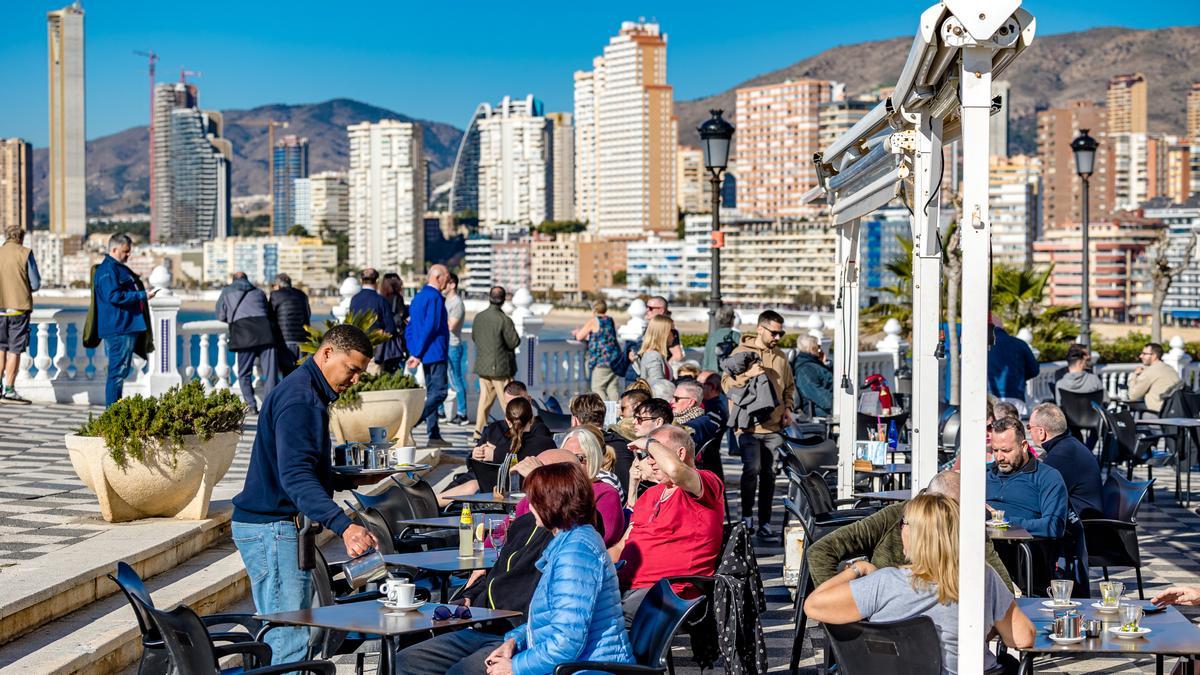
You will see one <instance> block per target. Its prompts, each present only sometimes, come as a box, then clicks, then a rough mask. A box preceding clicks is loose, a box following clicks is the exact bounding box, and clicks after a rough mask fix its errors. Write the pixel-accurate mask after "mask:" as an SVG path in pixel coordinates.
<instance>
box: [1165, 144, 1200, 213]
mask: <svg viewBox="0 0 1200 675" xmlns="http://www.w3.org/2000/svg"><path fill="white" fill-rule="evenodd" d="M1164 145H1165V146H1166V168H1165V170H1164V171H1162V175H1161V181H1160V183H1161V185H1160V190H1159V191H1158V194H1159V195H1163V196H1165V197H1167V198H1168V199H1169V200H1171V201H1172V202H1174V203H1176V204H1182V203H1184V202H1186V201H1187V200H1188V199H1190V198H1191V196H1192V195H1193V194H1196V193H1197V192H1200V186H1198V185H1197V184H1196V183H1197V179H1198V178H1200V175H1198V174H1200V157H1197V156H1196V153H1197V151H1200V145H1196V144H1193V143H1191V142H1189V141H1188V140H1187V139H1181V138H1179V137H1178V136H1166V137H1164Z"/></svg>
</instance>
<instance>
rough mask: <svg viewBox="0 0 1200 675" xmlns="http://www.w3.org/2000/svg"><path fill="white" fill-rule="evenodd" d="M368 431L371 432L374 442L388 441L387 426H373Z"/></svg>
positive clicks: (384, 442)
mask: <svg viewBox="0 0 1200 675" xmlns="http://www.w3.org/2000/svg"><path fill="white" fill-rule="evenodd" d="M367 431H368V433H370V434H371V443H372V444H375V445H379V444H386V443H387V442H388V432H387V427H371V428H369V429H368V430H367Z"/></svg>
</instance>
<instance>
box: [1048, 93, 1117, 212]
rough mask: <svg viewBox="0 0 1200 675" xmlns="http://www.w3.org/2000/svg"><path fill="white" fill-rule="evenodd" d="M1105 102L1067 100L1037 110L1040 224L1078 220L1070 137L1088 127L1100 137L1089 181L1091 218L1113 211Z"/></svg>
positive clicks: (1077, 186) (1079, 194) (1077, 182)
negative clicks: (1094, 164) (1062, 105)
mask: <svg viewBox="0 0 1200 675" xmlns="http://www.w3.org/2000/svg"><path fill="white" fill-rule="evenodd" d="M1104 127H1105V114H1104V106H1100V105H1096V104H1095V103H1092V102H1091V101H1069V102H1068V103H1067V105H1066V107H1064V108H1049V109H1047V110H1042V111H1040V112H1038V114H1037V148H1038V159H1040V160H1041V162H1042V226H1043V228H1045V229H1046V230H1050V229H1053V228H1055V227H1064V226H1068V225H1073V224H1076V223H1078V222H1079V221H1080V220H1081V218H1082V212H1081V208H1080V207H1081V200H1082V191H1083V186H1082V184H1081V181H1080V180H1079V175H1078V174H1077V173H1076V172H1075V155H1074V153H1072V152H1071V141H1072V140H1074V139H1075V137H1076V136H1078V135H1079V132H1080V130H1082V129H1088V130H1089V132H1090V133H1091V135H1092V136H1093V137H1094V138H1095V139H1096V140H1098V141H1100V147H1099V148H1098V149H1097V151H1096V167H1095V174H1094V175H1093V176H1092V179H1091V182H1090V185H1091V189H1090V197H1089V199H1088V201H1089V208H1090V210H1091V213H1090V215H1091V219H1092V220H1095V221H1099V220H1102V219H1106V218H1107V217H1108V214H1109V213H1110V212H1111V211H1112V202H1111V201H1110V197H1109V192H1108V154H1109V152H1110V144H1109V142H1108V139H1107V137H1106V136H1105V128H1104Z"/></svg>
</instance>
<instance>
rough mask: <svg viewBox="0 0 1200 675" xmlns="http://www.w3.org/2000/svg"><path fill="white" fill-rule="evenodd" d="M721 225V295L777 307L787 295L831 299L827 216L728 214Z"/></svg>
mask: <svg viewBox="0 0 1200 675" xmlns="http://www.w3.org/2000/svg"><path fill="white" fill-rule="evenodd" d="M904 215H905V217H907V216H908V212H904ZM696 219H697V223H696V225H697V226H698V227H707V225H708V218H707V217H706V216H697V217H696ZM685 220H690V219H685ZM906 222H907V221H906ZM721 229H722V230H723V231H724V232H725V247H724V248H722V249H721V295H722V296H723V297H724V298H725V301H726V302H731V303H746V304H759V305H767V306H776V305H778V304H779V303H781V302H788V301H789V300H792V301H799V302H803V303H815V302H820V303H822V304H826V303H831V302H832V301H833V298H834V295H835V294H836V292H837V255H836V251H837V228H835V227H834V226H833V224H832V223H831V222H830V220H829V218H827V217H824V218H815V219H804V220H801V219H796V218H778V219H776V218H744V217H735V218H729V217H726V218H722V223H721Z"/></svg>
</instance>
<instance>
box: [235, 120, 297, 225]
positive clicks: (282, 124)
mask: <svg viewBox="0 0 1200 675" xmlns="http://www.w3.org/2000/svg"><path fill="white" fill-rule="evenodd" d="M238 124H241V125H244V126H255V127H266V128H267V193H268V194H267V197H268V199H269V200H270V204H271V206H270V220H269V223H270V229H271V234H275V128H276V127H279V128H280V129H287V128H288V122H287V121H286V120H282V121H281V120H272V119H265V118H254V119H248V120H242V121H240V122H238Z"/></svg>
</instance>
